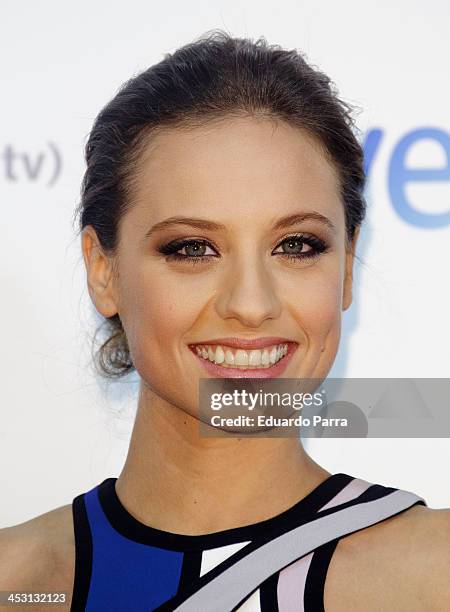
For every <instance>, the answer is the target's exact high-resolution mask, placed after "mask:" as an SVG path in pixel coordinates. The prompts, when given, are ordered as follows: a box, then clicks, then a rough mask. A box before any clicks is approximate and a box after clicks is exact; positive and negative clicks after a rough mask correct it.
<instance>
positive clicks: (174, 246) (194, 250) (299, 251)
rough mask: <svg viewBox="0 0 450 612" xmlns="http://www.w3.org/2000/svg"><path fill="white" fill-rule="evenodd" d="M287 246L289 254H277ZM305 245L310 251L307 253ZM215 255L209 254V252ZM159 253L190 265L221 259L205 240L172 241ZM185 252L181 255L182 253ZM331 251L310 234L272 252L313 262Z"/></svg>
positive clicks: (293, 237)
mask: <svg viewBox="0 0 450 612" xmlns="http://www.w3.org/2000/svg"><path fill="white" fill-rule="evenodd" d="M284 245H285V246H286V248H287V252H286V251H282V252H276V249H278V248H279V247H282V246H284ZM305 245H306V247H308V249H307V250H306V251H305V250H304V249H305ZM208 249H209V250H211V251H213V253H212V254H211V253H207V252H206V251H207V250H208ZM157 250H158V252H159V253H161V254H162V255H165V256H166V260H167V261H181V262H183V263H188V264H191V265H192V264H193V265H196V264H199V263H209V262H210V261H211V260H212V258H219V257H220V255H219V254H218V253H217V250H216V249H215V247H213V246H212V245H211V243H210V242H209V241H207V240H205V239H203V238H189V239H185V238H183V239H180V240H172V241H171V242H169V243H167V244H163V245H161V246H159V247H158V248H157ZM183 250H184V251H185V253H181V252H180V251H183ZM328 250H329V246H328V245H327V244H326V243H325V242H324V241H323V240H321V239H320V238H317V237H316V236H311V235H309V234H292V235H291V236H287V237H286V238H283V240H282V241H281V242H279V243H278V245H277V246H276V247H275V249H274V251H272V254H273V255H277V256H280V257H283V258H284V259H288V260H291V261H297V262H298V261H309V260H313V259H315V258H317V257H319V255H321V254H322V253H325V252H327V251H328Z"/></svg>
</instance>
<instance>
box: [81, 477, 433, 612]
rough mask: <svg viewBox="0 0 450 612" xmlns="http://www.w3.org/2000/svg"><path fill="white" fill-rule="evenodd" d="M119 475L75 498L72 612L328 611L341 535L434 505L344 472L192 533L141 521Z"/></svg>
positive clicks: (406, 492)
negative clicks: (257, 516) (242, 521)
mask: <svg viewBox="0 0 450 612" xmlns="http://www.w3.org/2000/svg"><path fill="white" fill-rule="evenodd" d="M116 480H117V478H107V479H106V480H104V481H103V482H102V483H100V484H99V485H97V486H95V487H94V488H92V489H91V490H89V491H87V492H85V493H81V494H80V495H78V496H77V497H75V498H74V500H73V502H72V511H73V520H74V532H75V578H74V590H73V596H72V605H71V612H82V611H85V610H86V611H89V612H91V611H103V610H105V611H107V612H144V611H145V612H151V611H153V610H154V611H158V612H169V611H175V610H177V611H179V612H232V611H233V612H235V611H236V612H237V611H239V612H323V611H324V603H323V599H324V597H323V595H324V587H325V578H326V574H327V569H328V566H329V563H330V560H331V557H332V555H333V552H334V550H335V548H336V546H337V543H338V541H339V539H340V538H341V537H344V536H345V535H348V534H350V533H354V532H355V531H358V530H360V529H364V528H365V527H368V526H370V525H373V524H375V523H379V522H380V521H383V520H385V519H387V518H389V517H391V516H395V515H396V514H399V513H400V512H403V511H404V510H407V509H408V508H411V507H412V506H414V505H416V504H421V505H424V506H425V505H426V502H425V501H424V500H423V499H422V498H421V497H419V496H417V495H415V494H414V493H412V492H409V491H403V490H401V489H395V488H391V487H385V486H383V485H380V484H373V483H370V482H367V481H365V480H362V479H360V478H355V477H352V476H349V475H348V474H344V473H337V474H332V475H331V476H329V477H328V478H327V479H326V480H324V481H323V482H322V483H321V484H319V485H318V486H317V487H316V488H315V489H314V490H313V491H311V492H310V493H309V494H308V495H307V496H306V497H304V498H303V499H301V500H300V501H298V502H297V503H296V504H295V505H294V506H292V507H290V508H288V509H287V510H285V511H283V512H282V513H280V514H278V515H276V516H274V517H272V518H269V519H267V520H264V521H261V522H259V523H253V524H250V525H246V526H243V527H237V528H233V529H226V530H224V531H218V532H215V533H210V534H205V535H197V536H191V535H183V534H176V533H171V532H167V531H162V530H160V529H155V528H153V527H149V526H147V525H144V524H143V523H141V522H139V521H138V520H137V519H136V518H134V517H133V516H132V515H131V514H130V513H129V512H128V511H127V510H126V509H125V507H124V506H123V505H122V503H121V502H120V500H119V497H118V496H117V494H116V490H115V482H116Z"/></svg>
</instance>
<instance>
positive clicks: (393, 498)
mask: <svg viewBox="0 0 450 612" xmlns="http://www.w3.org/2000/svg"><path fill="white" fill-rule="evenodd" d="M371 489H372V490H373V491H374V493H375V495H373V494H372V495H369V498H368V499H367V495H362V496H360V497H359V498H357V499H356V500H352V501H350V502H347V503H344V504H340V505H338V506H335V507H332V508H327V509H324V510H323V511H321V512H318V513H317V514H316V515H315V518H313V519H312V520H311V521H309V522H307V523H306V524H302V525H300V526H298V527H295V528H293V529H289V530H288V531H285V532H283V533H279V534H278V535H276V536H275V537H272V539H270V540H269V541H264V542H263V543H262V544H261V542H255V543H251V544H249V545H248V546H245V547H244V548H243V549H242V550H241V551H239V552H238V553H236V555H233V557H232V562H231V563H230V564H229V565H228V566H227V564H226V563H225V564H221V565H220V566H218V567H217V568H215V569H214V570H212V571H210V572H208V573H207V574H205V575H204V576H203V577H202V578H201V579H200V581H199V582H197V585H196V588H195V592H192V593H185V594H183V596H182V597H180V598H177V597H175V598H173V599H172V600H170V602H167V604H163V605H162V606H160V607H159V608H157V610H158V611H160V612H162V611H163V610H171V611H177V612H198V610H208V609H209V607H210V605H211V602H214V610H215V612H230V610H236V609H237V608H238V607H239V606H240V605H241V604H242V603H244V602H245V600H246V599H247V598H248V597H249V596H250V595H251V594H252V593H253V591H255V589H257V588H258V586H259V585H260V584H261V583H262V582H264V580H267V579H268V578H269V577H270V576H271V575H272V574H274V573H275V572H277V571H279V570H281V569H283V568H285V567H286V566H288V565H289V564H291V563H293V562H294V561H296V560H298V559H300V558H301V557H303V556H304V555H307V554H309V553H310V552H312V551H313V550H315V549H316V548H318V547H320V546H322V545H324V544H326V543H327V542H330V541H332V540H335V539H336V538H341V537H343V536H345V535H348V534H350V533H353V532H355V531H359V530H360V529H364V528H365V527H369V526H370V525H374V524H376V523H379V522H381V521H383V520H385V519H387V518H390V517H392V516H395V515H396V514H399V513H400V512H403V511H404V510H407V509H408V508H411V507H412V506H414V505H416V504H422V505H426V503H425V501H424V500H423V499H422V498H421V497H419V496H418V495H416V494H415V493H412V492H409V491H403V490H400V489H392V488H388V487H383V486H376V485H375V487H372V488H371ZM374 496H375V497H376V498H375V499H373V497H374ZM230 561H231V560H230ZM155 612H156V611H155Z"/></svg>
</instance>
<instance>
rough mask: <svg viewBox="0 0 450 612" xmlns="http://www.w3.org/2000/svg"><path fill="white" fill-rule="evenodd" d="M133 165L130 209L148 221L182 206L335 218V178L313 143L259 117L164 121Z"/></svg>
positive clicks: (256, 215)
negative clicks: (182, 123) (186, 123)
mask: <svg viewBox="0 0 450 612" xmlns="http://www.w3.org/2000/svg"><path fill="white" fill-rule="evenodd" d="M137 170H138V172H137V173H136V177H135V181H134V198H133V200H134V204H135V206H134V208H135V212H134V215H137V216H141V215H145V219H146V220H148V221H153V222H158V221H160V220H162V219H164V218H166V217H169V216H174V215H179V214H180V213H182V214H183V215H186V216H187V215H189V214H192V215H193V216H204V217H206V218H214V220H219V221H220V220H222V221H224V222H226V223H228V222H230V221H232V220H233V219H234V220H235V221H236V220H238V219H239V220H240V222H241V223H242V221H250V222H252V223H253V224H254V223H255V222H257V221H259V220H260V221H261V222H263V221H264V220H266V219H267V220H272V219H274V218H276V217H278V216H281V215H284V214H290V213H296V212H305V211H311V210H315V211H317V212H321V213H322V214H326V215H327V216H328V217H330V218H331V219H332V220H333V221H334V222H335V223H336V224H337V225H339V223H340V222H342V221H343V209H342V204H341V202H340V184H339V177H338V174H337V171H336V170H335V168H334V166H333V164H332V163H331V162H330V161H329V160H328V158H327V157H326V156H325V153H324V151H323V149H322V147H321V145H320V143H319V142H318V141H317V140H315V139H314V138H313V137H312V136H310V135H309V134H307V133H306V132H305V131H303V130H301V129H299V128H296V127H293V126H291V125H289V124H287V123H285V122H282V121H279V120H274V119H269V118H267V117H266V118H253V117H247V118H245V117H240V118H227V119H222V120H220V121H214V122H208V123H206V124H205V125H202V126H201V127H200V126H198V127H195V128H190V129H178V128H165V129H163V130H161V131H158V132H157V133H156V134H153V135H152V136H151V137H150V139H149V141H148V143H147V145H146V148H145V149H144V151H143V153H142V156H141V159H140V161H139V164H138V168H137Z"/></svg>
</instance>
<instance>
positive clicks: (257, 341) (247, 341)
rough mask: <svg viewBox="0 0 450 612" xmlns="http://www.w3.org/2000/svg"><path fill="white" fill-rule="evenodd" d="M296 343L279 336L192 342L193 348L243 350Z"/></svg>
mask: <svg viewBox="0 0 450 612" xmlns="http://www.w3.org/2000/svg"><path fill="white" fill-rule="evenodd" d="M286 343H291V344H292V343H295V340H288V339H287V338H280V337H278V336H267V337H265V338H235V337H234V338H214V339H213V340H204V341H203V342H191V345H192V346H195V345H196V344H201V345H203V346H205V345H206V346H207V345H212V344H220V345H225V346H231V347H234V348H241V349H244V350H246V349H258V348H264V347H266V346H273V345H276V344H286Z"/></svg>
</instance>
